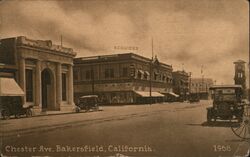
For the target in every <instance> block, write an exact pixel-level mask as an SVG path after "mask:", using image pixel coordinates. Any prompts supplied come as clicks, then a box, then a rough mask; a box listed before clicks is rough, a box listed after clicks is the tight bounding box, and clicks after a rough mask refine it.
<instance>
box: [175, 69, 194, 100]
mask: <svg viewBox="0 0 250 157" xmlns="http://www.w3.org/2000/svg"><path fill="white" fill-rule="evenodd" d="M189 77H190V76H189V74H188V73H187V72H185V71H184V70H183V71H174V72H173V91H174V93H176V94H178V95H179V96H180V97H179V99H180V101H185V100H188V98H189Z"/></svg>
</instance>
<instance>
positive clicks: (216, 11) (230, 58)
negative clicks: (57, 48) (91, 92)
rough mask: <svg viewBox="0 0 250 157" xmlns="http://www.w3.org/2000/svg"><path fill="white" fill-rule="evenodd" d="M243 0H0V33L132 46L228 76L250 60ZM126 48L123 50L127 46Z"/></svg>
mask: <svg viewBox="0 0 250 157" xmlns="http://www.w3.org/2000/svg"><path fill="white" fill-rule="evenodd" d="M248 12H249V7H248V3H247V1H246V0H82V1H80V0H72V1H66V0H65V1H64V0H61V1H53V0H47V1H46V0H45V1H35V0H30V1H28V0H26V1H15V0H12V1H6V0H1V1H0V38H5V37H13V36H21V35H22V36H27V37H29V38H33V39H45V40H48V39H49V40H52V41H53V42H54V43H56V44H60V36H61V35H62V36H63V45H64V46H66V47H72V48H73V49H74V50H75V51H76V52H77V53H78V55H77V56H78V57H81V56H91V55H102V54H113V53H118V52H119V53H120V52H121V50H119V51H118V50H114V46H137V47H138V48H139V50H138V51H136V53H137V54H140V55H143V56H145V57H151V45H152V44H151V39H152V38H153V41H154V54H156V55H157V56H158V59H159V60H160V61H161V62H164V63H167V64H170V65H173V68H174V70H182V69H183V68H184V70H186V71H188V72H190V71H191V72H192V75H193V77H201V66H203V75H204V77H210V78H213V79H214V80H216V82H217V84H221V83H223V84H230V83H233V76H234V65H233V62H234V61H236V60H238V59H243V60H245V61H247V62H248V52H249V13H248ZM126 52H128V51H126Z"/></svg>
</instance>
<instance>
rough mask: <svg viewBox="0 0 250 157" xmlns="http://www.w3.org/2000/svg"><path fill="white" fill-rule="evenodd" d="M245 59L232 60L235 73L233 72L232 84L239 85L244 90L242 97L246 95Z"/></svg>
mask: <svg viewBox="0 0 250 157" xmlns="http://www.w3.org/2000/svg"><path fill="white" fill-rule="evenodd" d="M245 63H246V62H245V61H243V60H238V61H235V62H234V65H235V74H234V84H236V85H241V86H242V88H243V90H244V94H243V95H244V97H246V69H245Z"/></svg>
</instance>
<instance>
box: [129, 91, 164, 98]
mask: <svg viewBox="0 0 250 157" xmlns="http://www.w3.org/2000/svg"><path fill="white" fill-rule="evenodd" d="M134 92H135V93H136V94H138V95H140V96H142V97H150V93H149V92H144V91H134ZM151 96H152V97H164V95H163V94H161V93H159V92H151Z"/></svg>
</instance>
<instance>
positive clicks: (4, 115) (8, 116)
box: [2, 110, 10, 119]
mask: <svg viewBox="0 0 250 157" xmlns="http://www.w3.org/2000/svg"><path fill="white" fill-rule="evenodd" d="M2 116H3V119H10V112H9V111H8V110H3V111H2Z"/></svg>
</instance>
